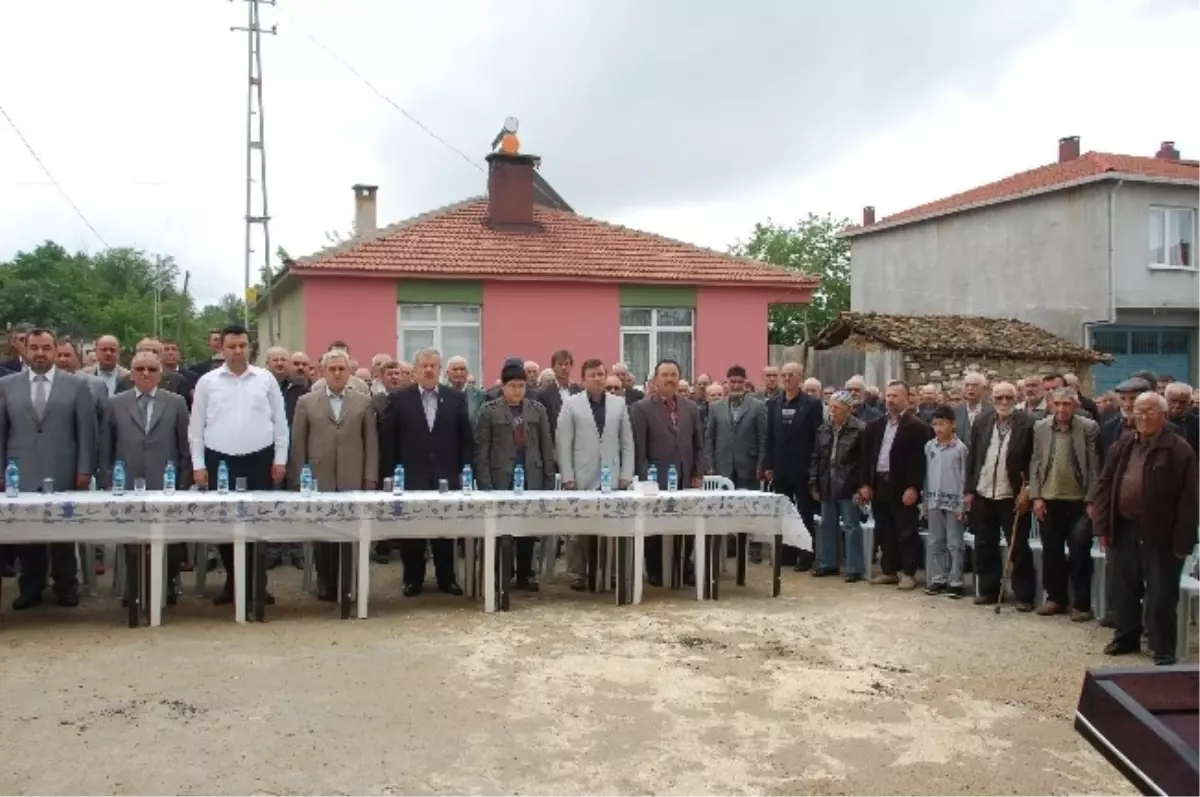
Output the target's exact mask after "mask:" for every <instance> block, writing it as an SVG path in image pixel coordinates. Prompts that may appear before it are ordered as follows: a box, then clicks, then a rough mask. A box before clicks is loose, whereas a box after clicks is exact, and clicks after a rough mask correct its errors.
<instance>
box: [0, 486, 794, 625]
mask: <svg viewBox="0 0 1200 797" xmlns="http://www.w3.org/2000/svg"><path fill="white" fill-rule="evenodd" d="M726 534H748V535H750V538H752V539H755V540H759V541H764V542H770V543H773V544H775V545H776V547H778V546H779V545H780V544H781V543H786V544H788V545H793V546H796V547H799V548H804V549H805V550H812V539H811V537H810V535H809V532H808V530H807V529H806V528H805V527H804V523H803V521H801V519H800V516H799V514H798V513H797V511H796V508H795V507H794V506H793V505H792V503H791V501H789V500H788V499H787V497H786V496H783V495H778V494H776V493H768V492H760V491H757V490H736V491H702V490H682V491H679V492H661V493H659V494H657V495H641V494H638V493H634V492H631V491H623V492H613V493H599V492H574V491H571V492H567V491H554V492H528V493H523V494H520V495H518V494H514V493H511V492H502V491H493V492H474V493H471V494H463V493H459V492H453V493H434V492H408V493H404V494H402V495H390V494H387V493H381V492H345V493H317V494H314V495H311V496H302V495H300V494H299V493H292V492H278V491H277V492H242V493H239V492H231V493H225V494H221V493H217V492H211V491H208V492H200V491H186V492H178V493H175V494H172V495H167V494H165V493H161V492H146V493H126V494H124V495H120V496H117V495H113V494H111V493H104V492H76V493H54V494H49V495H45V494H41V493H22V494H21V495H20V496H18V497H15V498H3V499H0V543H17V542H31V543H52V542H79V543H97V542H117V543H126V544H139V545H147V546H148V547H149V549H150V556H149V561H150V565H149V569H150V574H149V582H150V583H149V594H150V595H151V596H159V595H161V594H163V580H164V568H163V560H164V557H163V552H164V550H165V547H164V546H165V545H167V544H168V543H172V542H206V543H232V544H233V546H234V569H235V570H236V572H239V573H244V572H246V571H245V567H246V545H247V543H260V542H297V541H305V542H316V541H320V542H336V543H355V544H357V547H358V551H357V571H358V572H357V576H356V584H355V586H356V588H357V589H356V592H357V594H356V603H357V616H358V617H359V618H360V619H365V618H366V617H367V595H368V592H369V588H370V567H369V563H370V547H371V542H372V541H374V540H383V539H402V538H422V537H449V538H466V539H468V540H470V539H480V540H482V541H483V549H484V550H483V560H484V561H483V580H484V609H485V611H488V612H492V611H496V609H497V590H496V583H495V582H496V567H495V564H496V542H497V540H498V539H501V538H505V537H508V536H513V537H525V536H534V537H537V536H552V535H598V536H603V537H626V538H631V539H632V542H633V551H632V559H633V578H632V581H633V589H632V591H633V595H632V602H633V603H640V602H641V593H642V558H643V554H644V551H645V537H646V536H647V535H694V536H695V538H696V542H697V544H696V546H695V553H694V559H695V569H696V587H697V597H698V598H699V599H704V596H705V592H704V589H703V586H702V584H701V582H702V577H701V574H703V573H705V572H709V571H708V568H709V567H710V565H709V563H706V561H705V556H706V551H707V548H708V546H706V545H705V544H704V543H705V541H706V540H708V539H709V538H710V537H711V536H713V535H722V536H723V535H726ZM774 561H775V562H776V567H778V564H777V563H778V561H779V556H778V551H776V556H775V559H774ZM777 592H778V579H776V587H775V589H774V590H773V593H774V594H777ZM245 593H246V590H245V579H243V578H235V579H234V604H235V618H236V620H237V622H239V623H244V622H245V621H246V598H247V596H246V594H245ZM149 604H150V605H149V615H150V616H149V620H150V625H152V626H153V625H159V624H160V623H161V620H162V603H161V601H160V600H158V599H153V600H150V602H149ZM260 606H261V604H260Z"/></svg>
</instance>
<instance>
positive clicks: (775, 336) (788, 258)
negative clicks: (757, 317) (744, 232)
mask: <svg viewBox="0 0 1200 797" xmlns="http://www.w3.org/2000/svg"><path fill="white" fill-rule="evenodd" d="M850 225H851V222H850V220H849V219H834V218H833V217H832V216H831V215H829V214H825V215H824V216H817V215H815V214H813V213H809V214H808V217H807V218H804V219H800V220H799V221H797V222H796V223H795V224H793V225H791V226H790V227H789V226H784V225H782V224H776V223H775V222H774V221H772V220H771V219H767V221H766V223H765V224H755V225H754V231H753V232H752V233H751V235H750V238H749V240H746V241H739V242H738V243H737V244H735V245H734V246H733V248H732V250H731V251H732V252H733V254H737V255H741V256H743V257H752V258H755V259H756V260H762V261H764V262H766V263H773V264H775V265H777V266H784V267H786V268H790V269H792V270H794V271H799V272H802V273H804V274H810V275H812V276H814V277H820V278H821V287H819V288H818V289H817V290H816V292H815V293H814V294H813V300H812V304H810V305H807V306H805V305H774V306H772V307H771V310H770V315H769V318H768V322H767V326H768V330H769V332H768V339H769V341H770V342H771V343H773V344H780V345H783V346H795V345H797V344H799V343H802V342H804V341H805V340H808V339H810V338H811V337H813V336H814V335H816V334H817V333H818V332H820V331H821V330H822V329H823V328H824V327H825V326H826V325H827V324H828V323H829V322H831V321H832V320H833V319H834V318H836V317H837V315H838V313H840V312H842V311H843V310H849V309H850V242H849V241H848V240H845V239H843V238H838V237H837V234H838V233H839V232H841V231H842V230H844V229H845V228H847V227H849V226H850Z"/></svg>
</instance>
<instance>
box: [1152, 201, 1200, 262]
mask: <svg viewBox="0 0 1200 797" xmlns="http://www.w3.org/2000/svg"><path fill="white" fill-rule="evenodd" d="M1172 213H1186V214H1187V215H1188V218H1189V220H1190V222H1191V225H1190V226H1191V228H1192V252H1191V260H1192V264H1191V265H1190V266H1185V265H1182V264H1178V263H1150V264H1149V266H1150V268H1151V269H1154V270H1157V271H1200V265H1197V262H1196V251H1195V250H1196V241H1197V238H1200V235H1198V234H1197V230H1196V209H1195V208H1189V207H1182V206H1177V205H1151V206H1150V211H1149V213H1148V214H1147V222H1148V223H1147V228H1146V235H1147V241H1146V251H1147V258H1146V259H1147V260H1149V259H1150V257H1149V253H1150V248H1151V246H1152V244H1153V243H1154V241H1153V238H1152V237H1151V233H1150V225H1151V224H1153V223H1154V219H1155V216H1156V215H1157V218H1158V225H1159V228H1160V233H1161V235H1162V240H1163V251H1164V252H1165V253H1166V254H1165V257H1167V258H1170V251H1171V242H1170V241H1169V240H1167V231H1168V230H1169V229H1170V225H1168V224H1167V218H1168V216H1169V215H1170V214H1172Z"/></svg>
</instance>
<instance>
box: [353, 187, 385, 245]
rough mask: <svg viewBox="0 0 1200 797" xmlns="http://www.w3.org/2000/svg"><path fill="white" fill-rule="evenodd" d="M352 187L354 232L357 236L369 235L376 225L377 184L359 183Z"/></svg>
mask: <svg viewBox="0 0 1200 797" xmlns="http://www.w3.org/2000/svg"><path fill="white" fill-rule="evenodd" d="M353 188H354V234H355V236H357V237H362V236H364V235H371V234H373V233H374V232H375V230H376V229H378V227H377V222H376V216H375V193H376V192H377V191H378V190H379V186H377V185H363V184H361V183H359V184H358V185H355V186H353Z"/></svg>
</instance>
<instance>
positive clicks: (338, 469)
mask: <svg viewBox="0 0 1200 797" xmlns="http://www.w3.org/2000/svg"><path fill="white" fill-rule="evenodd" d="M321 364H322V366H323V368H324V372H325V380H324V381H325V385H324V386H323V387H322V388H321V389H315V388H314V390H313V391H312V392H310V393H308V394H307V395H304V396H302V397H301V398H300V400H299V401H298V402H296V416H295V418H294V419H293V421H292V447H291V463H290V470H291V474H290V476H291V478H290V484H293V485H295V486H296V487H299V486H300V471H301V470H302V469H303V467H304V466H305V465H308V466H309V467H310V468H311V469H312V475H313V479H314V480H315V481H316V487H317V490H318V491H319V492H346V491H353V490H374V489H375V485H376V479H377V478H378V475H379V431H378V427H377V426H376V421H375V408H374V406H373V405H372V404H371V398H370V396H369V395H367V394H365V393H360V392H358V391H355V390H350V389H348V387H347V383H348V382H349V377H350V358H349V357H347V356H346V353H345V352H341V351H330V352H327V353H326V354H325V356H324V357H322V358H321ZM316 559H317V562H316V564H317V577H318V580H319V583H318V592H317V596H318V598H319V599H320V600H324V601H336V600H338V595H337V583H338V574H337V571H336V567H337V565H338V562H339V559H340V563H341V566H342V570H343V573H342V579H341V580H342V595H341V598H342V614H343V617H345V616H347V613H348V612H349V609H350V603H349V592H350V586H351V585H350V578H349V574H348V573H347V572H346V571H347V570H348V567H347V565H349V563H350V561H351V560H350V544H349V543H342V544H341V549H340V551H339V549H338V543H318V544H317V557H316Z"/></svg>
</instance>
